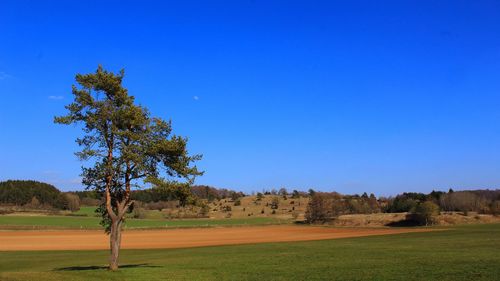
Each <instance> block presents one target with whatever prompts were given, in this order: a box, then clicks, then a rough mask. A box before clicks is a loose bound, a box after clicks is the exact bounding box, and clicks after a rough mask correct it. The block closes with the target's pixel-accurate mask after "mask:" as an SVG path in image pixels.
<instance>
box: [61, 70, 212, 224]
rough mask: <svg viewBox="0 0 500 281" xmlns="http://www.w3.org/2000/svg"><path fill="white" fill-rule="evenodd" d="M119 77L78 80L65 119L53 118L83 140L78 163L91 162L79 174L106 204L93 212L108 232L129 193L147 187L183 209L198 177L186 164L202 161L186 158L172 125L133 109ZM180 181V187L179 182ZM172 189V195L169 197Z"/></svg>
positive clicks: (121, 75) (139, 108) (109, 74)
mask: <svg viewBox="0 0 500 281" xmlns="http://www.w3.org/2000/svg"><path fill="white" fill-rule="evenodd" d="M123 78H124V71H123V70H122V71H121V72H120V73H118V74H114V73H112V72H108V71H106V70H104V69H103V68H102V67H101V66H99V67H98V69H97V71H96V72H95V73H90V74H84V75H83V74H77V75H76V78H75V79H76V82H77V84H78V86H75V85H74V86H73V88H72V89H73V90H72V92H73V96H74V101H73V102H72V103H71V104H69V105H67V106H66V109H67V111H68V112H67V115H64V116H60V117H55V119H54V122H56V123H59V124H66V125H69V124H81V125H82V126H83V132H84V135H83V136H82V137H80V138H77V143H78V145H79V146H80V147H81V148H82V149H81V150H80V151H79V152H77V153H76V155H77V156H78V158H79V159H81V160H92V163H94V165H93V166H91V167H85V168H83V173H82V176H83V183H84V184H85V186H86V187H87V188H88V189H89V190H94V191H95V192H96V193H98V194H99V196H100V197H103V196H104V195H109V196H105V198H107V199H106V202H103V205H102V206H100V208H99V209H98V210H99V211H100V213H101V214H102V217H103V220H102V224H103V225H104V226H105V228H106V230H107V231H109V229H110V223H111V221H118V222H120V221H122V220H123V219H124V215H125V213H126V212H127V211H129V209H128V208H129V206H130V205H131V204H132V199H131V197H130V192H131V188H132V187H134V186H135V187H139V186H141V183H142V184H144V183H150V184H152V185H153V186H154V187H158V188H161V189H168V190H169V191H172V192H173V193H174V194H175V195H177V196H179V200H180V201H181V202H182V203H186V202H188V200H189V185H190V184H191V183H192V182H193V181H194V177H195V176H197V175H201V174H202V173H201V172H200V171H198V169H197V168H196V166H192V165H191V164H192V163H193V162H194V161H196V160H199V159H201V155H194V156H190V155H189V154H188V152H187V149H186V146H187V138H183V137H180V136H176V135H173V134H172V127H171V123H170V122H167V121H164V120H162V119H160V118H156V117H151V116H150V113H149V111H148V110H147V109H146V108H144V107H142V106H139V105H136V104H135V98H134V96H131V95H129V94H128V91H127V89H125V88H124V87H123V86H122V81H123ZM179 179H182V180H183V181H182V182H180V181H179ZM172 188H175V189H176V190H175V191H173V189H172Z"/></svg>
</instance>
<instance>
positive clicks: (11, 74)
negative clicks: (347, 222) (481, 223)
mask: <svg viewBox="0 0 500 281" xmlns="http://www.w3.org/2000/svg"><path fill="white" fill-rule="evenodd" d="M41 2H42V1H39V2H36V3H35V2H33V3H32V2H31V1H2V7H1V9H0V30H1V33H0V97H1V108H2V110H0V129H1V138H0V156H1V157H0V158H1V161H0V180H5V179H37V180H42V181H47V182H51V183H53V184H55V185H56V186H57V187H59V188H61V189H63V190H72V189H79V188H80V184H79V178H78V176H79V173H80V167H81V165H83V164H84V163H81V162H79V161H77V160H76V157H75V156H74V155H73V152H74V151H76V150H77V149H78V148H77V146H76V144H75V143H74V139H75V138H76V137H77V136H78V135H79V134H80V132H79V130H78V128H76V127H67V126H61V125H55V124H53V123H52V118H53V116H54V115H59V114H62V113H63V112H64V105H65V104H67V103H69V102H70V101H71V99H72V97H71V85H72V84H73V83H74V75H75V74H76V73H88V72H93V71H95V69H96V67H97V65H98V64H102V65H103V66H104V67H105V68H107V69H109V70H113V71H118V70H119V69H121V68H125V71H126V78H125V86H126V87H128V89H129V91H130V93H131V94H133V95H135V96H136V99H137V101H138V102H139V103H141V104H142V105H144V106H147V107H149V108H150V109H151V111H152V113H153V114H154V115H158V116H161V117H163V118H165V119H172V122H173V126H174V131H175V132H176V133H178V134H181V135H185V136H188V137H189V139H190V142H189V149H190V151H191V152H193V153H202V154H204V159H203V160H202V161H201V162H200V163H199V166H200V167H201V168H202V169H203V170H205V171H206V174H205V175H204V176H203V177H200V178H199V179H198V180H197V183H199V184H209V185H214V186H218V187H226V188H233V189H238V190H243V191H246V192H251V191H260V190H262V189H270V188H279V187H282V186H284V187H287V188H289V189H293V188H299V189H303V190H306V189H308V188H314V189H318V190H325V191H329V190H336V191H339V192H342V193H361V192H364V191H366V192H374V193H375V194H377V195H391V194H396V193H399V192H403V191H422V192H429V191H431V190H432V189H442V190H444V189H448V188H450V187H451V188H454V189H465V188H499V187H500V149H499V144H500V28H499V27H500V3H499V2H498V1H259V0H255V1H176V2H174V1H158V2H153V1H141V2H137V1H133V2H132V1H129V2H126V1H120V2H118V1H116V2H108V1H65V2H64V3H63V2H61V3H59V2H57V1H47V2H45V3H41ZM134 2H135V3H134ZM137 3H140V4H137Z"/></svg>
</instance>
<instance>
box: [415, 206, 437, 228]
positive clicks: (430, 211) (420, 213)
mask: <svg viewBox="0 0 500 281" xmlns="http://www.w3.org/2000/svg"><path fill="white" fill-rule="evenodd" d="M438 215H439V206H438V205H437V204H435V203H434V202H432V201H425V202H423V203H420V204H418V205H417V206H416V207H415V209H414V210H412V212H411V215H410V216H411V217H410V220H413V221H415V222H417V223H418V224H420V225H431V224H435V223H436V222H437V221H436V217H437V216H438Z"/></svg>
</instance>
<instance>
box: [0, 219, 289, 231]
mask: <svg viewBox="0 0 500 281" xmlns="http://www.w3.org/2000/svg"><path fill="white" fill-rule="evenodd" d="M99 221H100V218H98V217H86V216H83V217H80V216H0V229H26V228H28V229H45V228H79V229H80V228H81V229H99V228H102V227H101V226H100V225H99ZM278 223H284V221H281V220H277V219H273V218H244V219H182V220H166V219H127V220H126V223H125V228H170V227H173V228H175V227H211V226H232V225H264V224H278Z"/></svg>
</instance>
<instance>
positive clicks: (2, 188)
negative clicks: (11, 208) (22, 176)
mask: <svg viewBox="0 0 500 281" xmlns="http://www.w3.org/2000/svg"><path fill="white" fill-rule="evenodd" d="M70 200H71V202H70ZM0 204H12V205H29V206H30V207H35V208H41V207H43V208H47V207H48V208H56V209H62V210H69V209H71V208H73V209H74V208H77V207H75V206H76V205H77V204H75V198H74V197H73V196H71V195H69V196H68V195H66V194H64V193H62V192H61V191H59V190H58V189H57V188H56V187H55V186H53V185H51V184H48V183H43V182H38V181H32V180H8V181H4V182H0ZM35 205H36V206H35Z"/></svg>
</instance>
